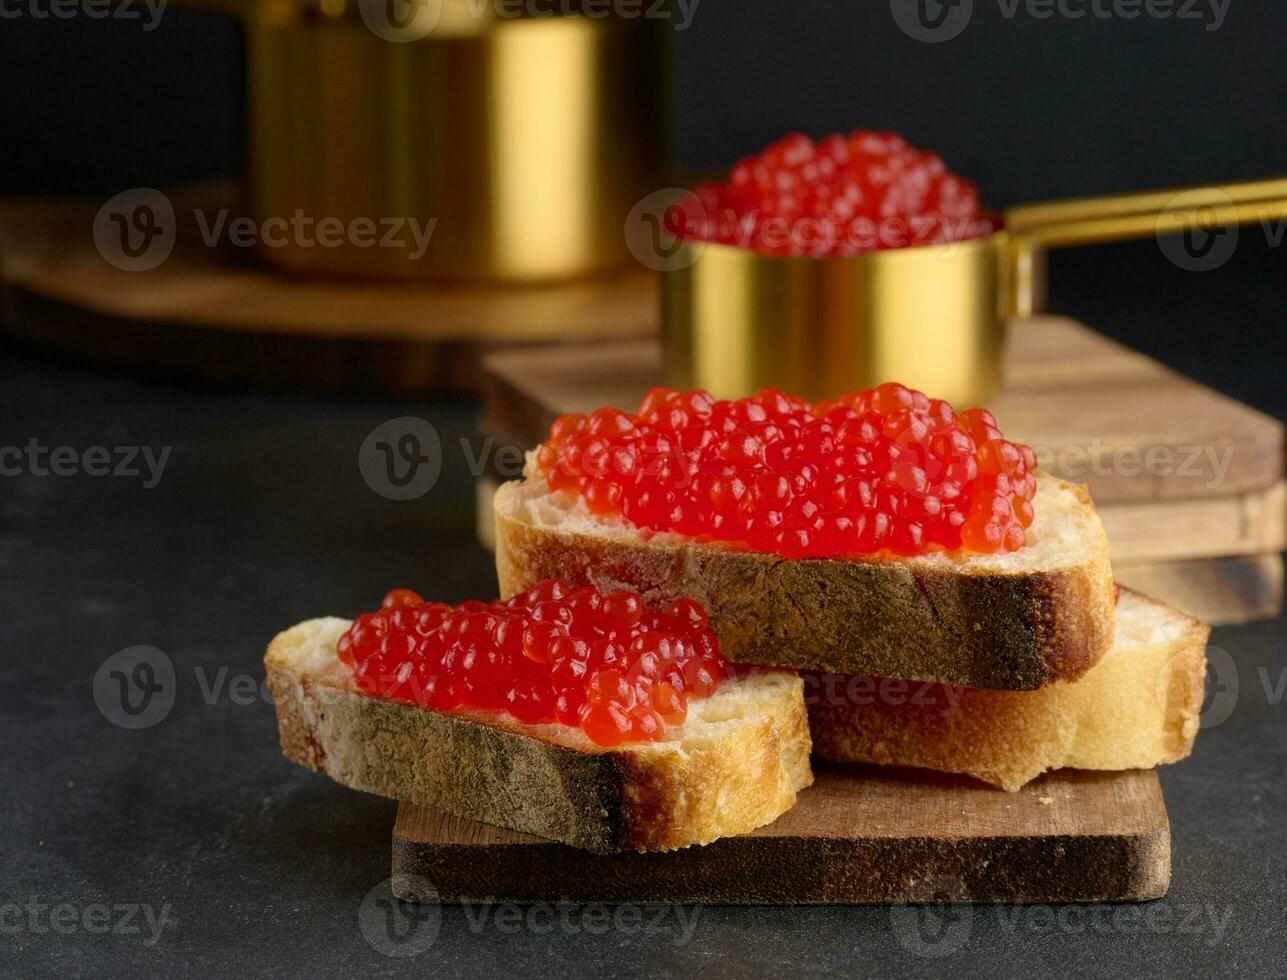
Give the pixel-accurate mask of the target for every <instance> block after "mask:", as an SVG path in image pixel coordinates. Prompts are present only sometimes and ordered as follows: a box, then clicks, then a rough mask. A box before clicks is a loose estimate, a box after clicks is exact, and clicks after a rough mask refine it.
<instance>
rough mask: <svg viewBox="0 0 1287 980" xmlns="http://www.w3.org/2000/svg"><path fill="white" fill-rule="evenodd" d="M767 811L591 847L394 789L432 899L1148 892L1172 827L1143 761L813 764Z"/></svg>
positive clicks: (1047, 898)
mask: <svg viewBox="0 0 1287 980" xmlns="http://www.w3.org/2000/svg"><path fill="white" fill-rule="evenodd" d="M816 771H817V782H816V784H815V785H814V786H813V787H811V788H810V789H808V790H805V791H804V792H803V793H801V794H800V799H799V802H798V803H797V804H796V806H795V807H794V808H792V809H791V810H789V811H787V812H786V813H785V814H783V815H782V816H781V817H779V818H778V820H777V821H775V822H774V823H773V824H770V825H769V826H767V827H763V828H761V829H760V830H757V831H754V832H752V833H750V834H747V835H745V836H742V837H731V838H725V839H723V840H718V841H716V842H715V843H713V844H709V845H707V846H705V847H690V848H685V849H683V850H680V851H674V852H671V853H668V854H622V855H610V856H606V857H605V856H600V855H593V854H588V853H586V852H584V851H579V850H576V849H575V848H572V847H568V846H567V845H564V844H557V843H552V842H550V841H546V840H543V839H541V838H538V837H533V836H531V835H528V834H521V833H517V832H515V831H509V830H503V829H500V828H497V827H491V826H488V825H486V824H481V823H475V822H473V821H468V820H461V819H458V818H455V817H448V816H444V815H442V814H439V813H436V812H434V811H431V810H427V809H424V808H422V807H417V806H413V805H411V804H407V803H403V804H401V805H400V806H399V808H398V819H397V824H396V826H395V827H394V831H393V873H394V875H395V877H396V876H397V875H399V874H406V875H415V876H418V877H420V878H423V879H425V880H427V881H428V882H430V883H431V884H432V885H433V886H434V889H435V891H436V896H416V895H404V896H401V897H406V898H417V897H420V898H428V897H436V898H437V899H439V900H441V901H447V902H458V901H481V900H487V899H491V900H495V901H500V902H551V903H556V902H571V903H585V902H631V903H644V904H652V903H656V904H663V903H666V904H674V903H684V904H690V903H703V904H735V905H763V904H771V905H795V904H808V905H815V904H843V905H853V904H888V903H905V902H916V901H931V900H941V899H947V900H951V901H957V902H1099V901H1144V900H1148V899H1153V898H1158V897H1160V896H1162V895H1164V894H1165V893H1166V890H1167V888H1168V886H1169V883H1170V877H1171V837H1170V825H1169V823H1168V821H1167V816H1166V807H1165V805H1164V803H1163V801H1162V793H1161V787H1160V786H1159V784H1158V780H1157V775H1156V774H1155V773H1154V772H1153V771H1151V770H1148V771H1131V772H1121V773H1092V772H1076V771H1072V770H1064V771H1060V772H1055V773H1049V774H1047V775H1046V776H1043V777H1042V778H1040V779H1038V780H1035V781H1034V782H1032V783H1030V784H1029V785H1027V786H1025V787H1024V788H1023V789H1022V790H1020V791H1019V792H1017V793H1005V792H1002V791H1001V790H998V789H995V788H993V787H989V786H985V785H983V784H982V783H978V782H975V781H973V780H969V779H966V778H955V777H950V776H943V775H940V774H936V773H929V772H920V771H913V770H904V769H894V768H882V767H876V766H854V767H835V766H822V767H819V768H818V769H817V770H816Z"/></svg>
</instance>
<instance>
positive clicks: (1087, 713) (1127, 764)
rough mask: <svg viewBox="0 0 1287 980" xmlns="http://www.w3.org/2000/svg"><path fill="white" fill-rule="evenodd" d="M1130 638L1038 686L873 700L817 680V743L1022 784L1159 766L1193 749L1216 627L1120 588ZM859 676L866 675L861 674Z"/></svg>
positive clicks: (827, 752)
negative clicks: (1090, 664) (1080, 669)
mask: <svg viewBox="0 0 1287 980" xmlns="http://www.w3.org/2000/svg"><path fill="white" fill-rule="evenodd" d="M1121 610H1122V611H1121V614H1120V615H1121V618H1122V623H1121V633H1122V634H1123V638H1122V639H1120V640H1119V642H1118V644H1117V645H1116V646H1115V647H1114V649H1113V650H1111V651H1110V652H1109V654H1108V655H1107V656H1106V657H1105V658H1104V659H1103V661H1101V662H1100V663H1099V664H1098V665H1097V666H1096V667H1095V668H1094V669H1092V670H1091V671H1089V672H1088V673H1087V674H1086V675H1085V676H1084V677H1082V678H1081V679H1080V680H1079V681H1076V682H1074V683H1071V684H1067V683H1058V684H1054V685H1051V686H1050V687H1047V688H1045V689H1043V690H1040V691H981V690H969V689H957V690H955V691H953V690H950V689H947V688H945V687H943V686H941V685H926V686H925V688H924V689H920V690H901V689H900V690H899V691H898V692H897V696H896V697H873V696H871V694H870V692H871V691H872V690H873V689H874V688H875V687H876V685H875V684H860V685H858V687H857V689H858V690H861V691H862V692H863V694H862V696H861V697H860V698H857V699H851V698H850V697H849V695H848V694H847V693H845V692H846V689H847V688H848V689H849V690H853V689H854V687H853V686H852V685H849V684H847V683H846V682H849V681H850V680H851V679H850V678H812V677H811V678H807V679H806V685H805V686H806V691H807V692H809V693H808V694H807V695H806V700H807V701H808V702H809V723H810V726H811V728H812V732H813V742H814V752H815V753H816V754H817V755H818V756H820V757H822V758H824V759H828V760H830V761H833V762H867V763H877V764H880V765H899V766H915V767H920V768H926V769H936V770H939V771H942V772H955V773H964V774H966V775H970V776H974V777H975V778H977V779H981V780H983V781H984V782H988V783H992V784H994V785H996V786H1000V787H1001V788H1003V789H1006V790H1009V791H1012V792H1013V791H1015V790H1018V789H1019V788H1021V787H1022V786H1023V785H1025V784H1026V783H1028V782H1029V781H1030V780H1032V779H1035V778H1036V777H1037V776H1039V775H1040V774H1041V773H1043V772H1045V771H1046V770H1048V769H1060V768H1065V767H1069V768H1076V769H1100V770H1122V769H1151V768H1153V767H1154V766H1158V765H1163V764H1166V763H1172V762H1178V761H1179V760H1181V759H1183V758H1186V757H1187V756H1188V755H1189V753H1190V752H1191V751H1192V750H1193V741H1194V738H1195V737H1196V736H1197V732H1198V726H1199V715H1200V713H1201V710H1202V698H1203V693H1204V687H1205V681H1206V643H1207V639H1208V637H1209V635H1210V632H1211V628H1210V627H1209V626H1208V625H1207V624H1206V623H1203V622H1201V621H1200V620H1197V619H1194V618H1193V617H1192V616H1188V615H1186V614H1184V613H1181V612H1178V611H1177V610H1175V609H1172V608H1171V607H1170V606H1167V605H1166V604H1164V603H1161V602H1158V601H1156V600H1153V599H1147V598H1145V597H1143V596H1140V595H1138V594H1136V593H1131V592H1130V591H1129V590H1125V589H1124V590H1122V601H1121ZM860 680H861V679H860Z"/></svg>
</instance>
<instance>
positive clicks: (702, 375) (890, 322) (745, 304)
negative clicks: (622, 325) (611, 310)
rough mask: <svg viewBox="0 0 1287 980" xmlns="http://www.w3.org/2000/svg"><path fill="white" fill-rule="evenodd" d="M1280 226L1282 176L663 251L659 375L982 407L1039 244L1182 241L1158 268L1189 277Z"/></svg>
mask: <svg viewBox="0 0 1287 980" xmlns="http://www.w3.org/2000/svg"><path fill="white" fill-rule="evenodd" d="M1285 215H1287V180H1267V181H1257V182H1251V183H1245V184H1233V185H1226V186H1221V187H1209V188H1189V189H1181V190H1171V191H1154V192H1149V193H1144V194H1131V195H1122V196H1116V197H1100V198H1087V199H1082V200H1069V201H1061V202H1053V203H1049V204H1033V205H1025V206H1021V207H1017V208H1013V209H1011V210H1010V211H1008V212H1006V214H1005V229H1004V230H1003V231H1000V232H997V233H996V234H993V235H991V236H988V237H986V238H979V239H974V240H971V241H965V242H958V243H954V244H948V245H924V246H912V247H909V248H901V249H890V250H887V251H880V252H870V253H866V254H863V255H858V256H853V257H823V258H812V257H793V256H792V257H783V256H773V255H764V254H760V253H757V252H753V251H751V250H749V249H743V248H739V247H736V246H731V245H713V244H706V243H702V242H691V241H685V242H678V243H673V252H672V253H670V254H667V255H665V256H663V257H662V261H660V262H659V264H660V265H661V267H662V270H663V271H662V330H663V335H664V341H665V346H666V367H667V372H668V376H669V377H668V380H669V383H670V384H672V385H674V386H675V387H679V388H692V387H699V388H705V389H707V390H708V391H710V392H712V393H713V394H715V395H716V396H717V397H721V398H738V397H742V396H745V395H749V394H753V393H754V392H755V391H758V390H759V389H760V388H763V387H777V388H781V389H782V390H784V391H788V392H791V393H793V394H798V395H801V396H804V397H808V398H813V399H820V398H827V397H830V396H833V395H836V394H839V393H840V392H844V391H854V390H857V389H860V388H867V387H871V386H873V385H876V384H880V383H882V382H885V381H900V382H902V383H904V384H907V385H910V386H912V387H914V388H918V389H920V390H922V391H925V392H928V393H930V394H933V395H934V396H936V397H940V398H945V399H948V400H949V401H951V402H953V403H954V404H957V405H961V406H964V405H977V404H981V403H983V402H986V401H987V399H988V398H989V397H990V396H991V395H992V394H994V393H995V392H996V390H997V389H998V387H999V386H1000V383H1001V355H1002V345H1003V343H1004V338H1005V324H1006V321H1007V319H1008V318H1011V317H1013V318H1019V319H1022V318H1024V317H1028V316H1031V315H1032V314H1033V313H1034V312H1036V311H1037V310H1038V309H1039V307H1040V305H1041V301H1042V295H1041V294H1042V291H1043V281H1042V280H1043V266H1044V262H1043V256H1044V253H1045V250H1046V249H1048V248H1053V247H1058V246H1066V245H1079V244H1090V243H1095V242H1108V241H1117V240H1124V239H1130V238H1144V237H1148V236H1150V235H1158V236H1159V240H1160V241H1162V242H1163V243H1164V247H1167V246H1166V245H1165V243H1166V242H1169V241H1172V239H1171V237H1170V236H1173V235H1177V234H1180V233H1185V234H1186V235H1188V236H1193V235H1197V236H1199V237H1200V238H1201V241H1200V242H1199V243H1198V246H1197V247H1195V248H1192V249H1189V250H1188V251H1179V252H1176V253H1175V254H1173V255H1172V258H1173V260H1174V261H1177V262H1178V263H1180V264H1182V265H1187V266H1188V267H1192V268H1194V269H1195V270H1196V269H1202V268H1207V267H1213V266H1212V265H1211V263H1212V262H1214V261H1223V260H1224V259H1227V257H1228V256H1227V255H1224V256H1223V259H1222V258H1221V254H1222V252H1223V245H1221V243H1220V242H1219V240H1218V238H1217V237H1216V230H1217V229H1219V228H1222V227H1226V226H1230V225H1236V224H1245V223H1249V222H1253V221H1277V220H1281V219H1282V218H1283V217H1284V216H1285ZM654 224H656V222H654ZM1186 241H1187V239H1186ZM1227 244H1228V241H1227V240H1226V241H1225V242H1224V245H1227ZM1213 246H1220V247H1213ZM1168 254H1171V253H1170V252H1169V251H1168Z"/></svg>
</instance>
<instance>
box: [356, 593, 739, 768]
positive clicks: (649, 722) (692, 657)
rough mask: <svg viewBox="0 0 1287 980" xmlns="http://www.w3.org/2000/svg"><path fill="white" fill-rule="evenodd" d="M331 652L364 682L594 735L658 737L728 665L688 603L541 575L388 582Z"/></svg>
mask: <svg viewBox="0 0 1287 980" xmlns="http://www.w3.org/2000/svg"><path fill="white" fill-rule="evenodd" d="M336 653H337V655H338V656H339V658H340V660H341V661H343V662H344V663H345V664H347V665H349V666H350V667H351V668H352V669H353V676H354V679H355V680H356V681H357V685H358V687H359V688H361V689H362V690H363V691H364V692H366V693H367V694H372V695H376V696H378V697H385V698H392V699H394V700H397V701H404V702H407V703H409V704H417V705H420V706H421V707H424V708H434V709H437V710H439V711H453V710H459V709H462V708H474V709H480V708H481V709H485V710H491V711H504V712H507V713H508V714H510V715H511V716H513V717H514V718H516V719H517V720H518V721H521V722H524V723H526V724H530V725H535V724H548V723H553V722H557V723H559V724H563V725H571V726H572V727H574V728H580V729H581V730H582V731H584V732H585V734H586V735H587V736H588V737H589V738H590V739H591V740H592V741H594V742H595V743H597V744H599V745H603V746H612V745H620V744H622V743H623V742H638V741H657V740H658V739H660V738H661V737H662V736H663V735H664V734H665V731H666V729H667V727H669V726H672V725H680V724H683V721H684V718H685V717H686V715H687V713H688V706H689V703H690V702H691V701H692V700H694V699H697V698H704V697H707V696H709V695H710V694H711V693H712V692H713V691H714V690H715V688H716V687H717V686H718V685H719V683H720V681H721V680H723V678H724V676H725V674H726V673H727V665H726V663H725V661H724V658H723V657H722V656H721V655H720V652H719V641H718V640H717V639H716V638H715V634H714V632H712V630H711V628H710V626H709V625H708V623H707V620H706V613H705V611H704V610H703V609H702V607H701V606H700V605H698V604H697V603H695V602H693V601H691V600H689V599H677V600H675V601H674V602H672V603H671V604H670V606H669V607H667V608H666V609H664V610H658V609H649V608H647V607H646V606H645V605H644V603H643V600H642V599H640V597H639V596H638V595H636V594H635V593H633V592H612V593H608V594H604V593H601V592H599V591H597V590H596V589H594V588H592V587H590V586H580V587H578V588H572V587H571V586H568V585H565V584H563V583H562V582H557V581H554V580H552V579H550V580H546V581H544V582H541V583H539V584H538V585H536V586H534V587H533V588H532V589H530V590H529V591H527V592H524V593H522V594H521V595H517V596H514V597H513V598H512V599H509V600H506V601H503V602H502V601H497V602H490V603H484V602H479V601H477V600H469V601H467V602H462V603H461V604H460V605H458V606H448V605H444V604H442V603H436V602H425V601H423V600H422V599H421V598H420V596H418V595H417V594H416V593H415V592H412V591H411V590H410V589H394V590H393V591H392V592H390V593H389V594H388V595H387V596H385V598H384V602H383V603H381V605H380V608H379V609H378V610H377V611H375V612H369V613H364V614H363V615H361V616H359V617H358V618H357V619H356V620H354V621H353V623H352V625H350V626H349V628H348V631H347V632H345V634H344V635H343V636H341V637H340V640H339V643H338V644H337V645H336Z"/></svg>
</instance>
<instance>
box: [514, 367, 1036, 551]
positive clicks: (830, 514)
mask: <svg viewBox="0 0 1287 980" xmlns="http://www.w3.org/2000/svg"><path fill="white" fill-rule="evenodd" d="M536 461H537V465H538V466H539V467H540V468H541V471H542V472H543V473H545V475H546V479H547V481H548V483H549V486H550V489H551V490H555V491H558V490H566V491H568V492H570V493H573V494H579V495H580V497H581V499H582V500H583V501H584V502H585V505H586V507H587V508H588V509H589V510H590V511H591V512H593V513H594V514H597V515H601V516H615V517H621V518H624V519H625V520H627V521H629V522H630V523H631V524H633V525H635V526H636V527H639V528H643V529H646V530H649V531H673V532H676V533H678V534H683V535H688V536H692V537H699V538H706V539H712V540H717V541H728V542H734V543H738V544H742V545H745V546H746V547H749V548H751V549H753V550H756V551H763V552H771V553H776V554H780V555H783V556H784V557H787V558H804V557H811V558H831V557H845V556H856V555H871V554H875V553H878V552H882V551H888V552H892V553H893V554H896V555H921V554H926V553H929V552H933V551H958V550H965V551H971V552H980V553H991V554H996V553H1006V552H1010V551H1016V550H1018V549H1020V548H1022V547H1023V546H1024V544H1025V541H1026V529H1027V528H1028V527H1029V526H1030V525H1031V524H1032V521H1033V509H1032V498H1033V495H1034V494H1035V492H1036V487H1037V480H1036V475H1035V471H1036V463H1037V461H1036V456H1035V454H1034V453H1033V451H1032V450H1031V449H1030V448H1028V447H1027V446H1023V445H1019V444H1016V443H1012V442H1008V441H1006V440H1005V439H1004V438H1003V437H1002V435H1001V432H1000V430H999V429H997V424H996V419H995V418H993V416H992V414H991V413H990V412H988V411H986V410H984V409H979V408H972V409H969V410H968V411H965V412H962V413H960V414H959V415H958V414H957V413H956V412H955V411H954V410H953V409H952V406H951V405H949V404H948V403H947V402H944V401H939V400H937V399H933V398H928V397H926V396H925V395H923V394H921V393H920V392H919V391H912V390H910V389H908V388H905V387H903V386H902V385H899V384H883V385H881V386H879V387H878V388H872V389H869V390H867V391H860V392H858V393H857V394H852V395H843V396H841V397H839V398H835V399H832V400H830V401H825V402H820V403H818V404H816V405H811V404H809V403H807V402H804V401H801V400H800V399H797V398H791V397H789V396H787V395H784V394H782V393H781V392H779V391H775V390H773V389H765V390H764V391H761V392H760V393H759V394H758V395H755V396H754V397H753V398H743V399H741V400H739V401H735V402H732V401H716V400H715V399H714V398H712V397H711V396H710V395H708V394H707V393H706V392H704V391H689V392H685V393H683V394H680V393H678V392H676V391H673V390H671V389H669V388H654V389H653V390H652V391H651V392H650V393H649V394H648V396H647V397H646V398H645V399H644V400H643V403H642V404H641V405H640V406H639V410H638V411H637V412H636V413H634V414H633V415H630V414H626V413H624V412H621V411H618V410H617V409H613V408H601V409H599V410H598V411H596V412H595V413H594V414H593V415H590V416H588V417H587V416H584V415H565V416H563V417H561V418H560V419H558V420H557V421H556V422H555V423H554V425H553V427H552V429H551V432H550V438H549V440H548V441H547V442H545V443H543V444H542V445H541V447H540V448H539V449H538V450H537V456H536Z"/></svg>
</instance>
